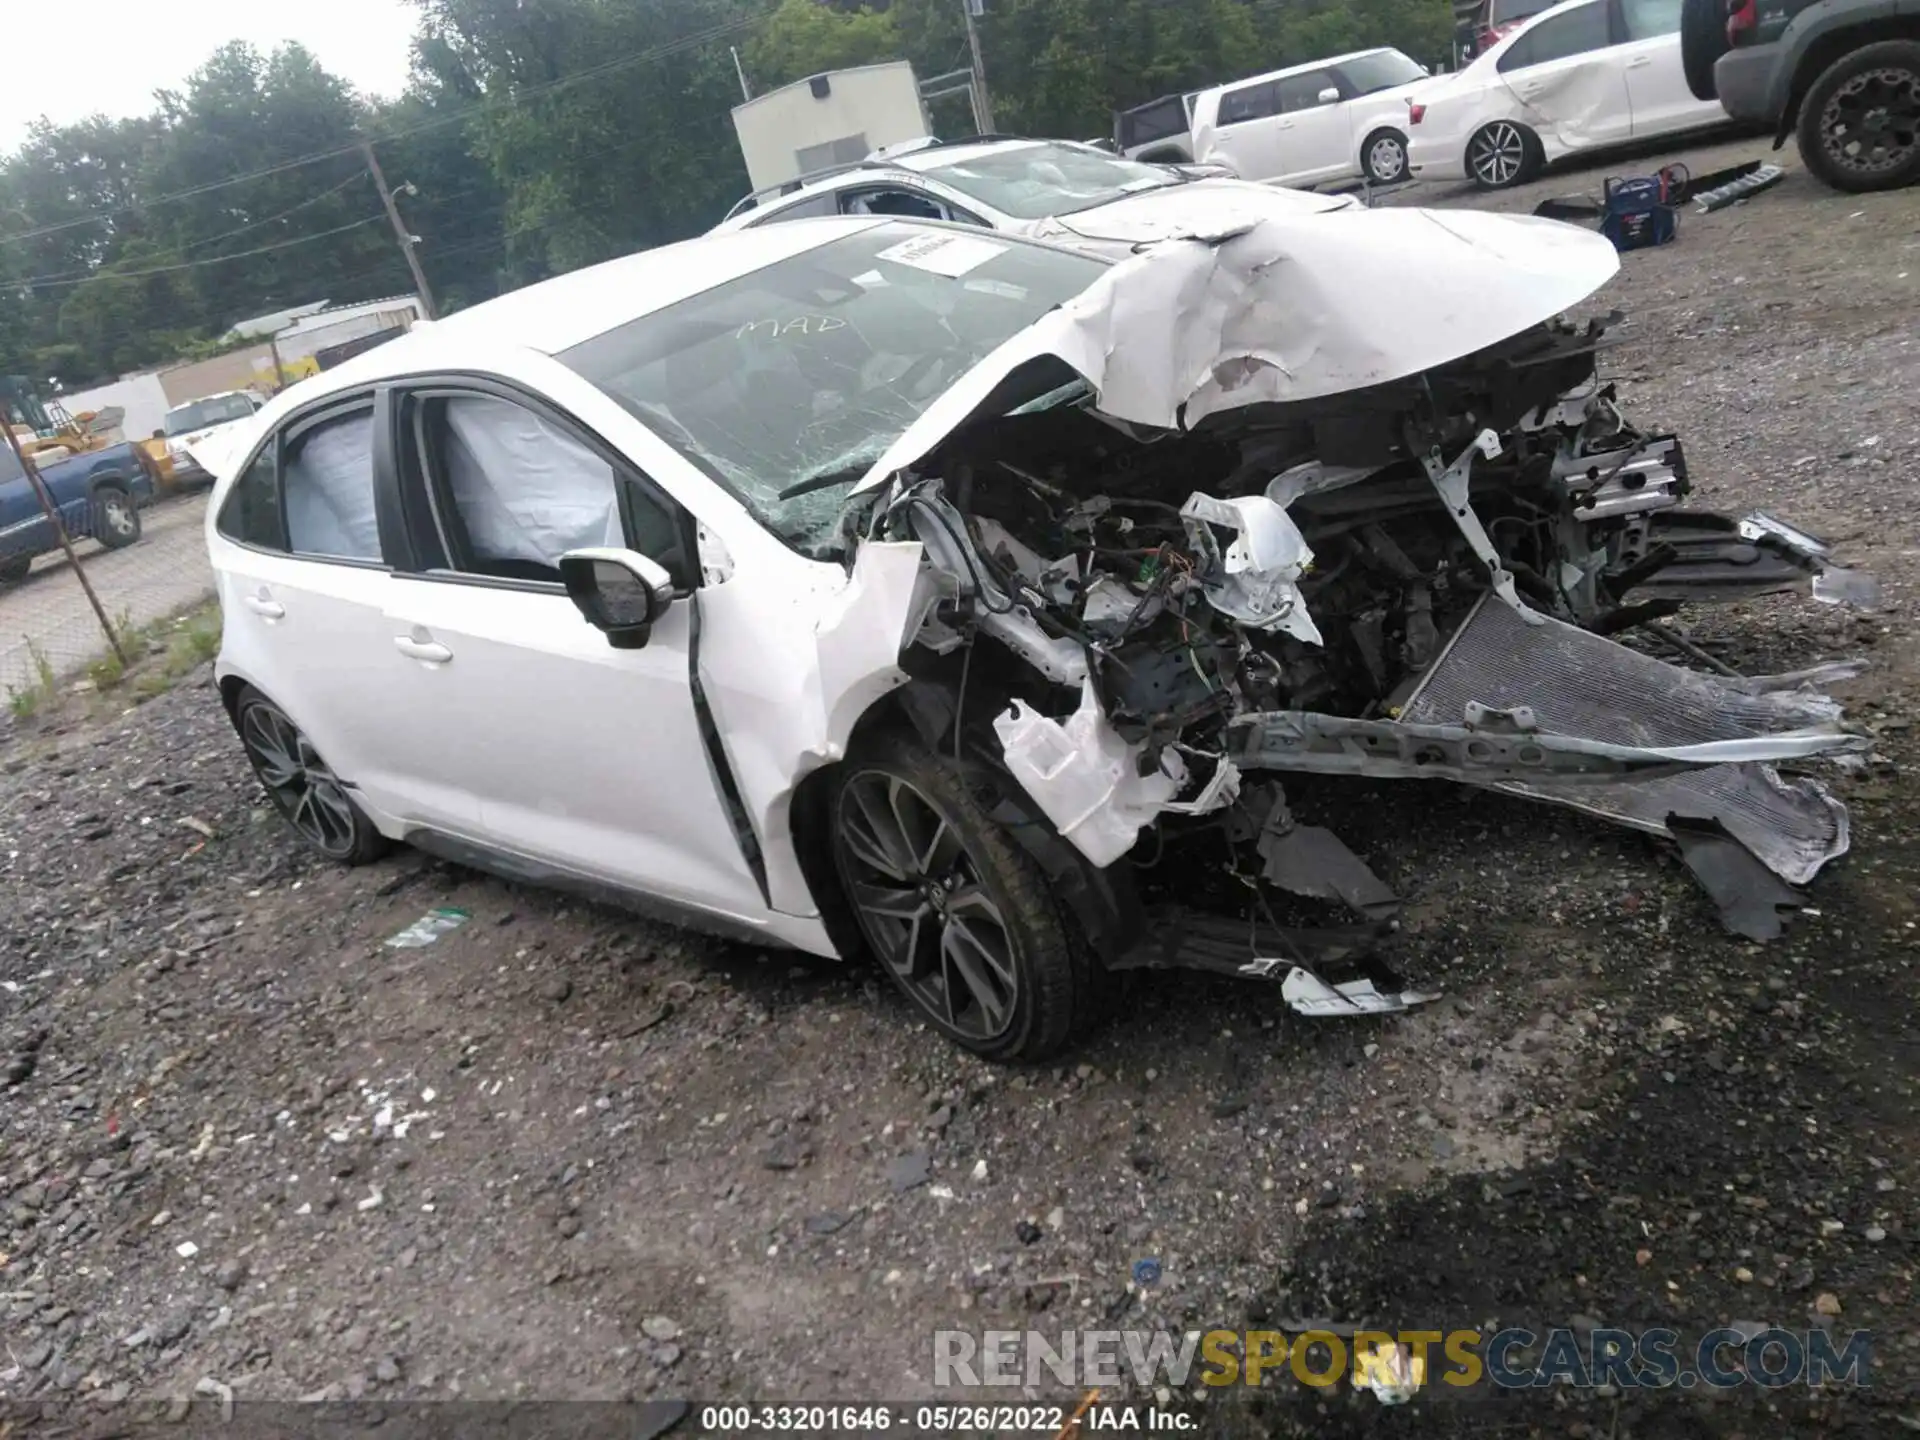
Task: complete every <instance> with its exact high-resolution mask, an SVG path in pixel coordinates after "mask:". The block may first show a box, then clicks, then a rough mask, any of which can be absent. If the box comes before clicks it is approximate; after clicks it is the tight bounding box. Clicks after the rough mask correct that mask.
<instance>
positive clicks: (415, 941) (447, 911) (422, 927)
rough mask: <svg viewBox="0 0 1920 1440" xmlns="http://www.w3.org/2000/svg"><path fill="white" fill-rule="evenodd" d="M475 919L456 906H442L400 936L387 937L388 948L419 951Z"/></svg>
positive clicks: (408, 927)
mask: <svg viewBox="0 0 1920 1440" xmlns="http://www.w3.org/2000/svg"><path fill="white" fill-rule="evenodd" d="M472 918H473V916H472V915H470V914H468V913H467V912H466V911H465V910H461V909H459V908H457V907H456V906H452V905H442V906H439V907H438V908H436V909H433V910H429V911H428V912H427V913H426V914H424V915H422V916H421V917H420V918H419V919H418V920H416V921H414V922H413V923H412V924H411V925H409V926H407V928H406V929H404V930H402V931H401V932H400V933H399V934H398V935H390V936H388V937H387V945H388V948H390V949H394V950H418V949H419V948H420V947H421V946H423V945H431V944H433V942H434V941H436V940H438V939H439V938H440V937H441V936H442V935H445V934H446V933H447V932H448V931H449V930H458V929H459V928H460V927H461V926H462V925H464V924H466V923H467V921H469V920H471V919H472Z"/></svg>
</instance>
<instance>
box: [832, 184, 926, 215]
mask: <svg viewBox="0 0 1920 1440" xmlns="http://www.w3.org/2000/svg"><path fill="white" fill-rule="evenodd" d="M841 208H842V209H843V211H844V212H845V213H846V214H848V215H898V216H900V217H902V218H903V219H908V220H946V219H949V218H951V217H949V216H948V214H947V207H946V206H944V205H942V204H941V203H940V202H939V201H938V200H935V199H934V198H933V197H932V196H931V195H928V194H926V193H924V192H923V191H919V190H908V189H905V188H904V187H900V186H893V187H889V188H887V189H876V190H855V191H853V192H852V193H851V194H849V195H848V196H847V197H846V199H845V203H844V204H843V205H842V207H841Z"/></svg>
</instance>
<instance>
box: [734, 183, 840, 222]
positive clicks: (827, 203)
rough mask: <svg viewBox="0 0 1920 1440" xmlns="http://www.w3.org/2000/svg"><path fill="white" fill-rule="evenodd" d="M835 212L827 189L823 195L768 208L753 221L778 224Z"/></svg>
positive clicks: (833, 201) (831, 197) (836, 210)
mask: <svg viewBox="0 0 1920 1440" xmlns="http://www.w3.org/2000/svg"><path fill="white" fill-rule="evenodd" d="M837 213H838V207H837V205H836V201H835V196H834V193H833V192H832V191H831V190H829V191H827V192H826V193H825V194H823V195H815V196H813V197H811V198H810V199H806V200H800V201H796V202H795V203H794V204H792V205H786V206H782V207H781V208H780V209H778V210H769V211H768V212H767V213H766V214H764V215H762V216H760V217H759V218H758V219H756V220H755V221H754V222H753V223H754V224H755V225H778V224H780V223H781V222H782V221H786V220H808V219H811V218H812V217H814V216H816V215H833V214H837Z"/></svg>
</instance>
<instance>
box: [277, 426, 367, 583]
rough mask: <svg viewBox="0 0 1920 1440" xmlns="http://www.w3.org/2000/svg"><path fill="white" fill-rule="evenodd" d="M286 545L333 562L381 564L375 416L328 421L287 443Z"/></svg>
mask: <svg viewBox="0 0 1920 1440" xmlns="http://www.w3.org/2000/svg"><path fill="white" fill-rule="evenodd" d="M281 466H282V472H283V480H284V486H283V491H284V495H285V502H284V503H285V505H286V510H287V545H288V547H289V548H290V549H291V550H292V551H293V552H294V553H295V554H296V555H312V556H315V557H318V558H321V559H328V560H378V559H380V527H379V524H378V522H377V521H376V520H375V519H374V508H373V411H372V410H371V409H367V410H362V411H357V412H355V413H353V414H350V415H342V416H339V417H337V418H335V419H331V420H324V421H322V422H320V423H319V424H317V425H314V426H312V427H311V428H309V429H306V430H302V431H298V432H296V433H295V434H294V435H292V436H291V437H290V438H289V439H287V440H286V441H284V442H283V443H282V449H281Z"/></svg>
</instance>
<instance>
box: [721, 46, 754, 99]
mask: <svg viewBox="0 0 1920 1440" xmlns="http://www.w3.org/2000/svg"><path fill="white" fill-rule="evenodd" d="M727 49H729V50H731V51H732V52H733V73H734V74H736V75H738V76H739V77H740V98H741V99H742V100H751V99H752V98H753V87H752V86H751V85H749V84H747V67H746V66H744V65H742V64H741V63H740V49H739V47H738V46H736V45H729V46H728V47H727Z"/></svg>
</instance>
